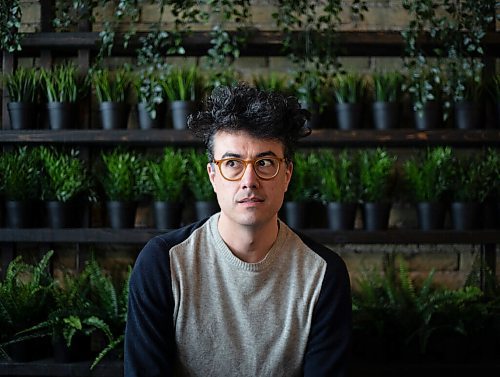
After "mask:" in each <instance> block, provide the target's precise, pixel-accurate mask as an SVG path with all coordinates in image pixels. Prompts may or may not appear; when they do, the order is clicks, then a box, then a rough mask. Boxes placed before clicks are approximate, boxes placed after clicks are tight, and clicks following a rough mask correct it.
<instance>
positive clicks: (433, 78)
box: [403, 65, 443, 130]
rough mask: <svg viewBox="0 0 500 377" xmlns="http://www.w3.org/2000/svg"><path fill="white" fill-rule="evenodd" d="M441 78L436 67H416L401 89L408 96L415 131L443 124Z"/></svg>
mask: <svg viewBox="0 0 500 377" xmlns="http://www.w3.org/2000/svg"><path fill="white" fill-rule="evenodd" d="M442 81H443V78H442V73H441V69H440V67H438V66H431V67H429V66H427V65H424V66H417V67H415V68H414V69H412V70H410V75H409V77H408V78H407V80H406V83H405V84H404V87H403V89H404V90H405V91H407V92H408V93H409V94H410V97H411V101H412V108H413V114H414V122H415V128H416V129H417V130H431V129H436V128H440V127H441V125H442V122H443V107H442V106H443V105H442V97H443V91H442V87H443V83H442Z"/></svg>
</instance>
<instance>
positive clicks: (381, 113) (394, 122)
mask: <svg viewBox="0 0 500 377" xmlns="http://www.w3.org/2000/svg"><path fill="white" fill-rule="evenodd" d="M402 84H403V75H402V74H401V73H399V72H385V73H374V74H373V75H372V76H371V93H372V100H373V102H372V114H373V125H374V127H375V129H376V130H388V129H394V128H397V127H398V124H399V101H400V98H401V88H402Z"/></svg>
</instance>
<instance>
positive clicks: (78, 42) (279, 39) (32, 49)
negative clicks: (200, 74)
mask: <svg viewBox="0 0 500 377" xmlns="http://www.w3.org/2000/svg"><path fill="white" fill-rule="evenodd" d="M301 33H302V32H300V31H297V32H295V34H297V35H296V36H295V38H297V37H298V34H301ZM145 34H146V33H144V32H138V33H137V34H135V35H134V36H132V38H131V39H130V41H129V43H128V47H127V48H126V49H124V48H123V34H118V35H117V36H116V39H115V44H114V45H115V48H114V50H113V55H122V56H124V55H135V54H136V50H137V48H138V47H139V46H140V42H139V41H140V38H141V37H143V36H144V35H145ZM337 36H338V38H337V41H338V44H339V46H340V47H341V48H340V49H339V52H338V53H339V55H341V56H370V55H371V56H403V52H404V46H405V43H404V41H403V38H402V36H401V33H400V32H399V31H338V32H337ZM211 39H212V37H211V36H210V32H209V31H193V32H191V33H190V34H189V35H187V36H186V37H184V42H183V46H184V47H185V50H186V55H187V56H203V55H206V54H207V51H208V49H209V48H210V47H211V44H210V40H211ZM283 40H284V34H283V33H282V32H280V31H261V30H251V31H250V37H249V39H248V43H247V44H246V46H245V47H244V48H242V50H241V55H243V56H283V55H285V52H284V51H283V48H282V47H283ZM419 43H420V44H421V45H422V46H423V47H424V48H427V49H428V50H429V52H430V53H432V48H433V47H435V46H436V44H435V43H434V41H433V39H432V38H430V37H424V38H421V39H420V40H419ZM99 44H100V37H99V33H98V32H67V33H59V32H42V33H26V34H23V35H22V40H21V46H22V50H21V51H20V52H18V53H16V54H19V55H30V54H33V53H38V52H39V50H40V49H50V50H52V51H54V52H71V51H73V52H76V51H78V50H79V49H88V50H93V51H97V49H98V47H99ZM498 45H500V33H497V32H489V33H487V34H486V36H485V38H484V40H483V47H484V51H485V56H495V57H498V56H500V49H499V48H498Z"/></svg>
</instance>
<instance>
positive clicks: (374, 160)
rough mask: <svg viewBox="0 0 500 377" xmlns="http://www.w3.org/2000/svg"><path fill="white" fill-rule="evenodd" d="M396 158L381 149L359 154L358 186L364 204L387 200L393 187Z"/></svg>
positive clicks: (366, 150)
mask: <svg viewBox="0 0 500 377" xmlns="http://www.w3.org/2000/svg"><path fill="white" fill-rule="evenodd" d="M396 158H397V157H396V156H394V155H391V154H389V152H387V151H386V150H385V149H383V148H377V149H375V150H368V149H365V150H362V151H360V153H359V184H360V186H361V187H360V192H361V198H362V200H363V201H364V202H380V201H384V200H387V199H389V196H390V194H391V191H392V189H393V187H394V178H395V163H396Z"/></svg>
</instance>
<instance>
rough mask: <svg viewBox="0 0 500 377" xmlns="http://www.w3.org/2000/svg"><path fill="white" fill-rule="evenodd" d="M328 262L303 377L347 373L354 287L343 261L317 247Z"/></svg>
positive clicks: (314, 316) (331, 252) (312, 326)
mask: <svg viewBox="0 0 500 377" xmlns="http://www.w3.org/2000/svg"><path fill="white" fill-rule="evenodd" d="M314 249H315V250H316V251H317V252H318V254H320V255H321V256H322V257H323V258H324V259H325V260H326V261H327V268H326V273H325V276H324V279H323V283H322V286H321V292H320V295H319V298H318V302H317V303H316V306H315V308H314V312H313V319H312V325H311V331H310V334H309V339H308V343H307V348H306V354H305V359H304V376H306V377H322V376H325V377H326V376H329V377H331V376H334V377H339V376H347V375H348V366H349V361H350V343H351V333H352V329H351V326H352V319H351V317H352V314H351V312H352V306H351V288H350V280H349V275H348V272H347V268H346V266H345V264H344V261H343V260H342V259H341V258H340V257H339V256H338V255H337V254H336V253H334V252H333V251H331V250H329V249H327V248H325V247H323V246H316V247H315V248H314Z"/></svg>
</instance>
